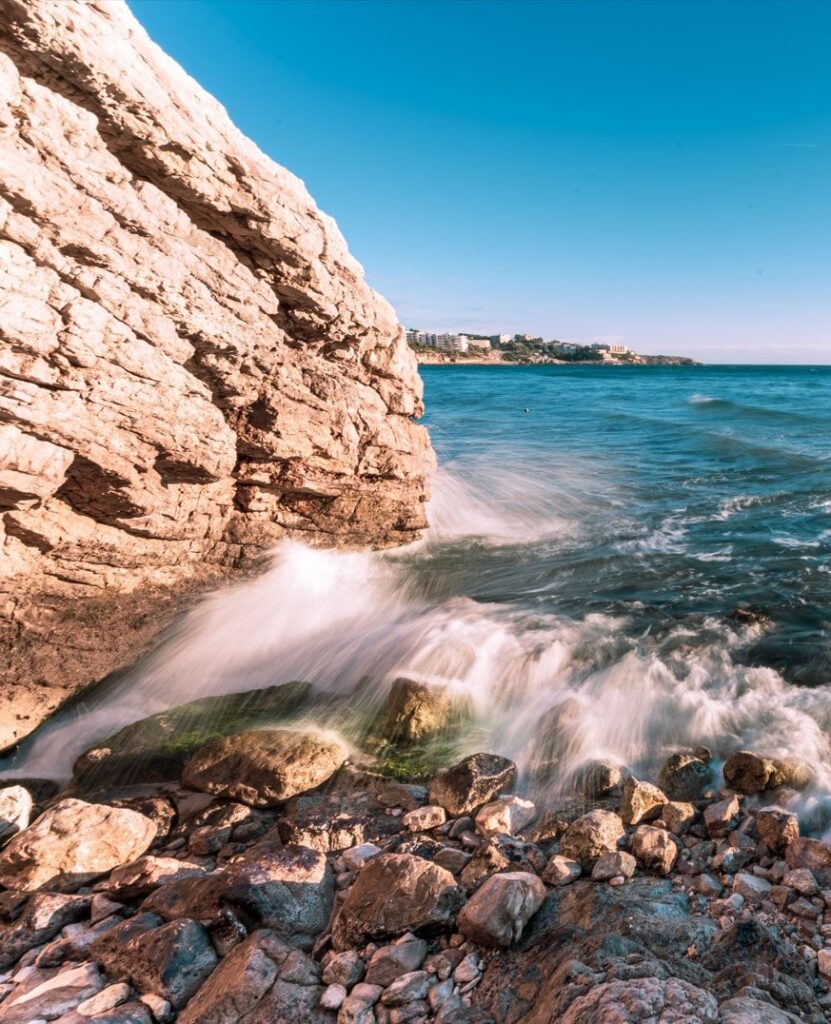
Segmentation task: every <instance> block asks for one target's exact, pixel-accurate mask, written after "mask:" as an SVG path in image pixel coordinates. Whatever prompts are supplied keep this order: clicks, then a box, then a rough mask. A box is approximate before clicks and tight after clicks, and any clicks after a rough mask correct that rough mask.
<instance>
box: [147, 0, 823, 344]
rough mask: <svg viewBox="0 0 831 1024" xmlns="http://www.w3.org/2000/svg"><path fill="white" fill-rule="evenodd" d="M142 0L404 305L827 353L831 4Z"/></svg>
mask: <svg viewBox="0 0 831 1024" xmlns="http://www.w3.org/2000/svg"><path fill="white" fill-rule="evenodd" d="M130 6H131V7H132V9H133V11H134V12H135V14H136V15H137V17H138V18H139V19H140V20H141V22H142V23H143V24H144V25H145V27H146V28H147V30H148V31H149V33H150V35H151V36H152V37H153V38H154V39H155V40H156V41H157V42H158V43H159V44H160V45H161V46H163V47H164V49H166V50H167V51H168V53H170V54H171V55H172V56H174V57H175V58H176V59H177V60H179V61H180V63H181V64H183V65H184V67H185V68H186V69H187V70H188V71H189V72H190V73H191V74H192V75H193V76H194V77H195V78H197V79H198V80H199V81H200V82H201V83H202V84H203V85H204V86H205V87H206V88H207V89H209V90H210V91H211V92H212V93H213V94H214V95H215V96H217V97H218V99H219V100H220V101H221V102H222V103H223V104H225V106H226V107H227V109H228V111H229V113H230V115H231V116H232V118H233V119H234V120H235V121H236V123H237V124H238V125H239V127H240V128H241V129H242V130H243V131H245V132H246V133H247V134H248V135H250V136H251V137H252V138H253V139H255V141H256V142H257V143H258V144H259V145H260V146H261V147H262V149H264V150H265V151H266V152H267V153H268V154H269V155H270V156H272V157H273V158H274V159H275V160H277V161H278V162H280V163H282V164H284V165H285V166H287V167H288V168H289V169H291V170H292V171H293V172H294V173H295V174H297V175H299V176H300V177H301V178H303V180H304V181H305V182H306V184H307V186H308V188H309V190H310V191H311V193H312V195H313V196H314V197H315V199H316V200H317V202H318V203H319V205H320V206H321V207H322V208H323V209H325V210H326V211H327V212H328V213H330V214H332V215H333V216H334V217H335V218H336V219H337V221H338V223H339V224H340V227H341V229H342V230H343V232H344V234H345V235H346V238H347V240H348V242H349V244H350V248H351V249H352V251H353V253H354V254H355V255H356V256H357V258H358V259H359V260H360V261H361V262H362V263H363V264H364V267H365V268H366V272H367V277H368V278H369V280H370V282H371V283H372V284H373V285H374V286H375V287H376V288H378V289H379V290H380V291H381V292H383V294H384V295H386V296H387V298H388V299H390V301H391V302H392V303H393V305H394V306H395V307H396V309H397V311H398V314H399V317H400V318H401V320H402V322H404V323H405V324H406V325H407V326H413V327H419V328H422V329H443V328H449V329H453V328H468V329H470V330H478V331H485V332H487V333H493V332H497V331H499V332H511V333H513V332H515V331H522V332H526V331H528V332H533V333H540V334H543V335H544V336H545V337H557V338H562V339H566V338H568V339H577V340H596V339H610V338H615V339H617V338H622V339H623V340H624V341H625V342H626V343H627V344H629V345H630V346H631V347H633V348H635V349H636V350H641V351H644V352H675V353H686V354H690V355H696V356H698V357H699V358H701V359H704V360H707V361H714V362H715V361H718V362H823V363H827V362H831V60H829V53H831V3H828V2H822V0H808V2H802V0H787V2H784V3H779V2H778V0H769V2H768V0H749V2H731V0H699V2H695V3H686V2H681V3H674V2H658V0H647V2H643V3H641V2H629V0H616V2H611V3H606V2H595V0H585V2H576V3H571V2H568V0H566V2H559V3H545V2H532V3H523V2H520V0H511V2H509V3H501V2H498V0H490V2H477V0H469V2H460V3H456V2H452V0H432V2H431V0H419V2H414V3H409V2H397V0H361V2H351V0H333V2H329V0H314V2H306V0H288V2H284V0H254V2H249V0H228V2H226V0H131V3H130Z"/></svg>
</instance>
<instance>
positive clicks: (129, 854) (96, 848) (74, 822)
mask: <svg viewBox="0 0 831 1024" xmlns="http://www.w3.org/2000/svg"><path fill="white" fill-rule="evenodd" d="M155 838H156V826H155V825H154V824H153V822H152V821H150V819H149V818H145V817H144V816H143V815H141V814H137V813H136V812H135V811H128V810H124V809H121V808H115V807H107V806H105V805H104V804H88V803H85V802H84V801H83V800H61V801H60V802H59V803H57V804H54V805H53V806H52V807H50V808H49V809H48V810H47V811H45V812H44V813H43V814H42V815H41V816H40V817H39V818H38V819H37V820H36V821H35V822H34V824H32V825H30V826H29V828H27V829H26V831H25V832H20V833H19V834H18V835H16V836H14V838H12V839H11V840H10V841H9V842H8V843H7V845H6V846H5V847H4V848H3V850H2V851H0V885H4V886H6V887H7V888H9V889H23V890H33V889H39V888H42V887H48V888H50V889H52V890H55V891H60V892H71V891H73V890H75V889H79V888H80V887H81V886H82V885H86V884H87V883H88V882H91V881H93V880H94V879H96V878H98V877H99V876H100V875H103V874H106V873H107V872H108V871H110V870H111V869H112V868H114V867H116V866H117V865H118V864H124V863H125V862H126V861H130V860H133V859H134V858H136V857H138V856H140V855H141V854H142V853H144V851H145V850H146V849H147V848H148V847H149V846H150V844H151V843H152V842H153V840H154V839H155Z"/></svg>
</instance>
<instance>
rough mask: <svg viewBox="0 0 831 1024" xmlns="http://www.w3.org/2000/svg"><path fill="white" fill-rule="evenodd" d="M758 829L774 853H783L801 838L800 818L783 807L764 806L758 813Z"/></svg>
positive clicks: (766, 844) (760, 835)
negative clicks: (789, 845) (790, 844)
mask: <svg viewBox="0 0 831 1024" xmlns="http://www.w3.org/2000/svg"><path fill="white" fill-rule="evenodd" d="M756 829H757V830H758V833H759V838H760V839H761V840H762V842H763V843H764V844H765V846H767V848H768V849H769V850H770V851H771V852H772V853H783V852H784V851H785V848H786V847H787V846H788V844H789V843H792V842H793V841H794V840H795V839H798V838H799V819H798V818H797V816H796V815H795V814H792V813H791V812H790V811H786V810H783V809H782V808H781V807H762V808H761V809H760V810H759V811H758V812H757V814H756Z"/></svg>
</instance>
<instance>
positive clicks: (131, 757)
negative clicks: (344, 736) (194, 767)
mask: <svg viewBox="0 0 831 1024" xmlns="http://www.w3.org/2000/svg"><path fill="white" fill-rule="evenodd" d="M313 695H314V690H313V687H312V686H311V684H310V683H304V682H292V683H284V684H282V685H280V686H268V687H265V688H263V689H261V690H249V691H247V692H243V693H231V694H223V695H222V696H219V697H201V698H199V699H198V700H194V701H190V702H188V703H187V704H181V705H179V706H178V707H175V708H171V709H170V710H168V711H162V712H159V713H158V714H156V715H151V716H150V717H149V718H142V719H140V720H139V721H138V722H132V723H131V724H130V725H127V726H125V727H124V728H123V729H121V730H119V732H117V733H115V734H113V735H112V736H108V737H107V738H106V739H104V740H102V741H101V743H100V744H99V745H98V746H96V747H94V748H92V749H91V750H88V751H86V752H85V753H84V754H82V755H81V756H80V757H79V758H78V760H77V761H76V762H75V766H74V769H73V783H74V785H75V786H76V787H79V788H80V789H81V790H82V791H86V792H89V791H91V790H93V789H94V788H96V787H100V786H103V785H114V784H118V783H121V782H130V781H132V780H134V779H137V778H140V779H142V780H143V781H144V782H159V781H165V780H177V781H178V779H179V778H180V777H181V775H182V771H183V770H184V767H185V764H186V763H187V761H188V758H189V757H190V756H191V755H192V754H194V753H195V752H196V751H197V750H198V749H199V748H200V747H203V746H204V745H205V744H206V743H208V742H209V741H211V740H215V739H218V738H220V737H222V736H231V735H234V734H236V733H239V732H242V731H243V730H245V729H253V728H255V727H256V726H261V725H262V724H264V723H268V724H269V725H274V724H278V723H290V722H291V721H293V720H294V719H296V718H297V717H298V716H299V715H300V714H302V712H303V711H304V710H305V709H306V708H307V707H308V706H309V704H310V703H311V700H312V697H313ZM136 809H138V808H136ZM142 813H143V812H142ZM148 816H151V815H148Z"/></svg>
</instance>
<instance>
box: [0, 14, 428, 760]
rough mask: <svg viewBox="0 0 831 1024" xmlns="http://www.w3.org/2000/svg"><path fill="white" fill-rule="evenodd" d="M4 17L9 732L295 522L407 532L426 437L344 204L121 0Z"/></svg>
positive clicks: (0, 172) (4, 623) (321, 535)
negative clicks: (324, 195) (275, 158)
mask: <svg viewBox="0 0 831 1024" xmlns="http://www.w3.org/2000/svg"><path fill="white" fill-rule="evenodd" d="M0 43H1V44H2V46H1V47H0V121H1V122H2V123H1V124H0V178H2V181H3V197H2V199H0V290H2V293H3V304H2V309H0V336H2V337H3V339H4V345H3V350H2V355H0V380H2V385H3V386H2V388H0V499H1V500H0V505H1V506H2V517H0V537H1V538H2V546H3V561H4V564H3V570H4V571H3V573H2V581H3V582H2V584H0V608H2V609H3V611H2V618H0V651H2V652H3V653H2V657H0V676H2V678H3V679H4V694H3V701H4V703H3V705H2V708H3V712H4V713H3V714H0V723H2V725H1V726H0V749H2V748H3V747H5V746H7V745H9V744H11V743H13V742H14V741H15V740H16V739H18V738H19V737H21V736H23V735H25V734H26V733H27V732H29V731H31V729H32V728H34V727H35V726H36V725H37V724H38V722H39V721H41V720H42V719H43V718H44V717H45V716H46V715H48V714H49V713H50V712H51V711H52V710H53V709H54V708H55V707H56V706H57V705H58V704H59V703H60V702H61V701H62V700H63V699H64V698H65V697H66V696H68V695H69V694H70V693H72V692H74V691H75V690H77V689H78V688H79V687H81V686H83V685H84V684H86V683H88V682H90V681H92V680H95V679H98V678H100V677H102V676H104V675H105V674H106V673H107V672H109V671H110V670H112V669H114V668H116V667H118V666H120V665H124V664H126V663H129V662H130V661H132V660H133V659H134V658H135V656H136V654H137V653H138V652H139V651H140V650H142V649H144V648H145V647H146V646H147V645H148V644H149V643H150V642H151V641H152V639H153V638H154V636H155V635H156V634H157V633H158V631H159V629H160V628H162V626H164V625H165V624H166V622H167V621H169V619H170V616H171V615H172V614H173V612H174V610H175V609H176V607H178V603H179V600H180V597H181V595H182V594H183V593H184V592H186V591H192V590H193V589H194V588H196V587H198V586H204V585H205V584H206V583H209V582H211V581H213V580H217V579H220V578H221V577H222V575H223V574H225V573H227V572H228V571H233V570H235V569H236V568H240V567H243V566H244V565H246V564H248V563H250V562H251V561H252V559H253V558H255V557H256V556H257V555H258V554H259V553H260V552H262V551H263V550H265V549H267V548H269V547H271V546H273V544H274V543H275V542H276V541H277V540H279V539H280V538H282V537H287V536H296V537H303V538H310V539H311V540H312V541H314V542H315V543H323V544H347V545H367V544H369V545H376V546H387V545H392V544H398V543H401V542H406V541H409V540H412V539H413V538H414V537H416V536H417V535H418V532H419V530H420V529H422V528H423V526H424V525H425V515H424V507H425V506H424V499H425V496H426V482H425V481H426V479H427V478H428V477H429V475H430V473H431V471H432V467H433V457H432V453H431V451H430V447H429V442H428V440H427V436H426V432H425V430H424V428H423V427H421V426H419V425H417V424H415V423H414V422H413V417H416V416H418V415H419V414H420V413H421V409H422V406H421V384H420V381H419V378H418V374H417V372H416V363H415V358H414V356H413V355H412V353H411V352H410V350H409V349H408V347H407V345H406V342H405V339H404V333H403V330H402V328H401V327H400V326H399V324H398V323H397V321H396V318H395V315H394V313H393V311H392V309H391V308H390V307H389V305H388V304H387V303H386V302H385V301H384V300H383V299H381V298H380V297H379V296H378V295H376V294H375V293H374V292H373V291H372V290H371V289H370V288H369V287H368V286H367V284H366V283H365V281H364V278H363V271H362V268H361V267H360V265H359V264H358V263H357V262H356V261H355V260H354V259H353V258H352V256H351V255H350V254H349V252H348V251H347V248H346V244H345V242H344V240H343V238H342V236H341V234H340V232H339V231H338V229H337V227H336V225H335V223H334V221H333V220H332V219H331V218H329V217H327V216H326V215H325V214H323V213H321V212H320V211H319V210H318V209H317V207H316V206H315V204H314V202H313V201H312V199H311V198H310V196H309V195H308V193H307V191H306V189H305V188H304V186H303V184H302V183H301V182H300V181H299V180H298V179H297V178H295V177H294V176H293V175H291V174H290V173H289V172H288V171H286V170H285V169H284V168H282V167H280V166H278V165H277V164H275V163H273V162H272V161H271V160H270V159H269V158H268V157H267V156H265V155H264V154H263V153H262V152H261V151H260V150H259V149H257V147H256V146H255V145H254V144H253V143H252V142H251V141H250V140H248V139H246V138H245V137H244V136H243V135H242V134H241V133H240V132H239V131H237V129H236V128H235V127H234V126H233V124H232V123H231V121H230V120H229V118H228V116H227V114H226V113H225V111H224V110H223V108H222V107H221V106H220V105H219V104H218V103H217V102H216V101H215V100H214V99H213V98H212V97H210V96H209V95H208V94H207V93H205V92H204V91H203V90H202V89H201V88H200V87H199V86H198V85H197V83H196V82H194V81H193V79H191V78H190V77H189V76H188V75H187V74H185V72H184V71H183V70H182V69H181V68H180V67H179V66H178V65H177V64H176V63H175V62H174V61H172V60H171V59H170V58H168V57H167V56H165V54H163V53H162V52H161V51H160V50H159V49H158V47H156V46H155V45H154V44H153V43H152V42H151V41H150V40H149V39H148V38H147V35H146V34H145V32H144V30H143V29H142V28H141V26H140V25H139V24H138V23H137V22H136V20H135V19H134V17H133V16H132V14H131V13H130V11H129V9H128V8H127V6H126V4H123V3H121V2H117V0H112V2H108V3H81V4H68V3H53V2H51V0H0ZM278 424H279V428H278V426H277V425H278ZM104 590H106V592H107V594H106V597H103V596H102V592H103V591H104ZM95 595H97V596H95ZM11 640H14V644H13V646H12V644H11V643H10V641H11ZM69 647H71V650H72V652H73V654H72V657H71V658H67V657H66V656H65V652H66V650H67V649H68V648H69ZM35 682H36V683H37V685H36V686H35V685H33V683H35ZM18 716H20V717H18Z"/></svg>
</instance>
